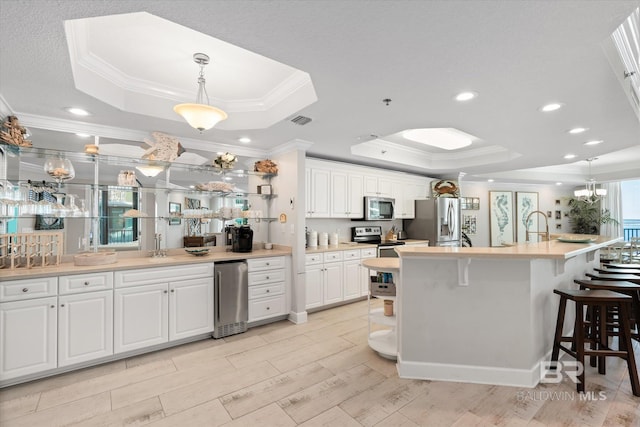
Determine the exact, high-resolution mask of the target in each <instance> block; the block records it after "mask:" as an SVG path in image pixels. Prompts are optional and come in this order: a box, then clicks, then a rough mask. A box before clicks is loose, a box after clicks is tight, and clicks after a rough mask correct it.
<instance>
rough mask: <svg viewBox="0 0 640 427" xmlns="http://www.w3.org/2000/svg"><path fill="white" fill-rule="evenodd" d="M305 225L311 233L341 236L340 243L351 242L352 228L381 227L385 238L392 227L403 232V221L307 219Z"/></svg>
mask: <svg viewBox="0 0 640 427" xmlns="http://www.w3.org/2000/svg"><path fill="white" fill-rule="evenodd" d="M305 225H306V227H307V229H308V230H309V231H311V230H315V231H317V232H318V233H320V232H323V231H326V232H327V233H335V232H337V233H338V235H339V236H340V237H339V239H340V242H349V241H351V227H356V226H370V225H379V226H380V227H382V235H383V236H384V235H385V234H386V232H387V231H389V229H390V228H391V227H392V226H394V225H395V226H396V229H397V230H402V220H401V219H396V220H393V221H351V220H350V219H343V218H307V219H306V222H305Z"/></svg>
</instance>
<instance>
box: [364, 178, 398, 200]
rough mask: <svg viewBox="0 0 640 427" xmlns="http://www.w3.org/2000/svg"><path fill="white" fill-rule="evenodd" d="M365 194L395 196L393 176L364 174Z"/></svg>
mask: <svg viewBox="0 0 640 427" xmlns="http://www.w3.org/2000/svg"><path fill="white" fill-rule="evenodd" d="M364 195H365V196H378V197H393V188H392V180H391V178H390V177H386V176H376V175H364Z"/></svg>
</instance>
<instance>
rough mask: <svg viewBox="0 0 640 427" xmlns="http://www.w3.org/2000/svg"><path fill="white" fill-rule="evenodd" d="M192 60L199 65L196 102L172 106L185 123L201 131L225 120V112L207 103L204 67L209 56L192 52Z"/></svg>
mask: <svg viewBox="0 0 640 427" xmlns="http://www.w3.org/2000/svg"><path fill="white" fill-rule="evenodd" d="M193 60H194V61H195V63H196V64H198V65H199V66H200V75H199V76H198V95H197V96H196V102H195V103H187V104H178V105H176V106H175V107H173V111H175V112H176V113H178V114H180V115H181V116H182V117H183V118H184V119H185V120H186V121H187V123H189V124H190V125H191V126H192V127H193V128H195V129H198V130H199V131H200V133H202V132H203V131H205V130H209V129H211V128H212V127H214V126H215V125H216V124H217V123H218V122H220V121H222V120H225V119H226V118H227V113H225V112H224V111H222V110H221V109H219V108H216V107H212V106H211V105H209V95H208V94H207V89H206V87H205V83H206V82H205V79H204V67H205V65H207V64H208V63H209V56H208V55H206V54H204V53H194V54H193Z"/></svg>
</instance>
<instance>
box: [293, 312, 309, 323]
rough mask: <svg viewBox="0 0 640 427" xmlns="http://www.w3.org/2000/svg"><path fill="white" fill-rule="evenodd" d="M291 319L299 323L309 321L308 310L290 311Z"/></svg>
mask: <svg viewBox="0 0 640 427" xmlns="http://www.w3.org/2000/svg"><path fill="white" fill-rule="evenodd" d="M289 321H290V322H293V323H295V324H296V325H297V324H300V323H307V312H306V311H301V312H299V313H296V312H293V311H291V312H289Z"/></svg>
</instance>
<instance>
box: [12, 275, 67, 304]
mask: <svg viewBox="0 0 640 427" xmlns="http://www.w3.org/2000/svg"><path fill="white" fill-rule="evenodd" d="M57 294H58V278H57V277H42V278H39V279H21V280H9V281H6V282H1V283H0V302H6V301H19V300H25V299H31V298H40V297H49V296H56V295H57Z"/></svg>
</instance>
